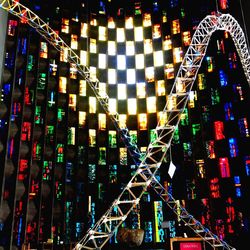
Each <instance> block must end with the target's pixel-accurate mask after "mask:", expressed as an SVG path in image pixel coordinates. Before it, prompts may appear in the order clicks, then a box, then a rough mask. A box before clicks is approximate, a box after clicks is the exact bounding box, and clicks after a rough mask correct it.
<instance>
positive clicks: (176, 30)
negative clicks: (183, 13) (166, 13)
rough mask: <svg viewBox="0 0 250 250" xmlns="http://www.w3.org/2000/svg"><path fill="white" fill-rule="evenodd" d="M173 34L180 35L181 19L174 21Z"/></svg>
mask: <svg viewBox="0 0 250 250" xmlns="http://www.w3.org/2000/svg"><path fill="white" fill-rule="evenodd" d="M172 33H173V35H174V34H178V33H180V20H179V19H176V20H173V21H172Z"/></svg>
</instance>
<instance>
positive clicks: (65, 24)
mask: <svg viewBox="0 0 250 250" xmlns="http://www.w3.org/2000/svg"><path fill="white" fill-rule="evenodd" d="M61 32H62V33H69V19H66V18H62V26H61Z"/></svg>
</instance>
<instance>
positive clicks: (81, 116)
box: [78, 111, 87, 128]
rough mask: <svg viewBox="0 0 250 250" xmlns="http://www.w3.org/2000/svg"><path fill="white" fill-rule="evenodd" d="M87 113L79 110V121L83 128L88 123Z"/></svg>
mask: <svg viewBox="0 0 250 250" xmlns="http://www.w3.org/2000/svg"><path fill="white" fill-rule="evenodd" d="M86 118H87V114H86V112H84V111H79V118H78V123H79V127H81V128H83V127H85V125H86Z"/></svg>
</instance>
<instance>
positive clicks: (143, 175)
mask: <svg viewBox="0 0 250 250" xmlns="http://www.w3.org/2000/svg"><path fill="white" fill-rule="evenodd" d="M0 7H1V8H3V9H5V10H6V11H8V12H9V13H11V14H13V15H16V16H17V17H19V18H22V19H23V18H25V19H26V21H27V23H28V24H29V25H30V26H32V27H33V28H35V29H36V31H37V32H38V33H39V34H40V35H41V36H42V37H43V38H44V39H46V40H47V41H48V42H49V43H50V44H51V45H53V46H54V47H55V48H56V49H57V50H58V51H64V50H67V51H68V61H69V62H71V63H74V64H75V65H76V67H77V70H78V72H79V74H80V75H81V76H82V77H84V79H86V81H87V82H88V84H89V85H90V86H91V88H92V90H93V91H94V93H95V95H96V97H97V99H98V101H99V102H100V103H101V105H102V106H103V108H104V110H105V111H106V112H107V113H108V114H109V115H110V117H111V120H112V121H113V123H114V124H115V126H116V128H117V130H118V131H119V132H120V133H121V136H122V139H123V141H124V142H125V145H126V146H127V147H128V150H129V151H130V154H131V155H132V157H133V158H134V160H135V162H136V164H137V165H139V166H138V169H137V171H136V172H135V174H134V176H133V177H132V178H131V180H130V181H129V183H128V184H127V186H126V187H125V188H124V190H123V191H122V193H121V194H120V195H119V197H118V198H117V199H116V200H115V201H114V202H113V203H112V205H111V207H110V208H109V209H108V211H106V213H105V214H104V215H103V216H102V217H101V218H100V219H99V221H98V222H97V223H96V224H95V226H94V227H93V228H92V229H90V230H89V231H88V232H87V234H86V235H85V237H84V238H83V239H82V240H81V241H79V242H78V243H77V245H76V247H75V249H101V248H102V247H103V246H104V245H105V244H106V243H107V241H108V240H109V239H110V238H111V237H112V236H113V234H114V232H115V230H116V229H117V228H118V227H119V226H120V225H121V224H122V222H123V221H124V220H125V219H126V218H127V216H128V215H129V213H130V212H131V211H132V210H133V208H134V207H135V206H136V205H137V204H138V203H139V201H140V198H141V197H142V195H143V193H144V192H145V191H146V190H147V187H148V186H149V185H150V186H152V187H153V188H154V189H155V190H156V192H157V193H158V194H159V196H160V197H161V198H162V200H163V201H165V202H166V204H167V205H168V206H169V207H170V208H171V209H172V210H173V211H174V212H175V213H176V214H179V208H180V209H181V213H180V218H181V219H182V220H183V221H184V222H185V224H186V225H187V226H189V227H190V228H191V229H192V230H193V231H194V232H196V234H198V235H199V236H200V237H202V238H203V239H204V241H206V242H207V243H209V244H210V245H211V246H212V247H214V248H220V249H228V250H232V249H234V248H232V247H231V246H229V245H228V244H227V243H226V242H224V241H223V240H220V239H219V238H218V236H216V235H214V234H213V233H212V232H210V230H209V229H207V228H205V227H203V225H202V224H201V223H200V222H198V221H197V220H196V219H195V218H193V216H192V215H190V214H189V213H188V212H187V211H186V209H185V208H184V207H179V206H178V211H177V201H176V200H174V198H173V197H172V195H171V194H169V193H168V192H167V190H166V189H165V188H164V187H163V186H162V185H161V184H160V183H159V182H158V181H157V180H156V178H155V173H156V171H157V170H158V168H159V167H160V165H161V163H162V161H163V159H164V157H165V154H166V152H167V150H168V149H169V147H170V143H171V140H172V137H173V134H174V131H175V128H176V127H177V126H178V123H179V120H180V115H181V113H182V112H183V110H184V108H185V106H186V104H187V101H188V97H189V93H190V91H191V89H192V86H193V83H194V81H195V79H196V75H197V73H198V70H199V68H200V66H201V63H202V60H203V58H204V56H205V53H206V49H207V46H208V43H209V41H210V38H211V35H212V34H213V33H214V32H215V31H216V30H225V31H228V32H229V33H230V35H231V36H232V39H233V41H234V43H235V46H236V49H237V52H238V54H239V56H240V59H241V62H242V65H243V69H244V72H245V75H246V78H247V80H248V83H250V56H249V51H248V48H247V43H246V40H245V36H244V33H243V31H242V29H241V27H240V25H239V24H238V22H237V21H236V20H235V19H234V18H233V17H232V16H231V15H229V14H218V15H217V16H216V15H209V16H207V17H205V18H204V19H203V20H202V22H201V23H200V24H199V25H198V27H197V29H196V31H195V33H194V35H193V38H192V41H191V44H190V46H189V48H188V50H187V52H186V54H185V56H184V59H183V62H182V64H181V66H180V68H179V71H178V73H177V76H176V79H175V82H174V85H173V88H172V90H171V92H170V94H169V95H168V100H167V104H166V106H165V108H164V110H163V114H162V115H163V116H164V119H165V121H166V122H165V124H164V126H160V123H158V125H157V127H156V129H155V130H156V132H157V138H156V140H155V141H154V142H152V143H150V144H149V146H148V149H147V152H146V155H144V156H142V154H141V153H140V151H139V150H138V148H137V146H136V145H134V144H133V143H132V142H131V140H130V135H129V131H128V129H127V128H120V127H119V114H118V113H115V114H111V113H110V112H109V104H108V101H109V97H108V96H107V95H103V94H102V95H100V92H99V81H98V80H97V79H90V72H89V69H88V68H87V67H86V66H83V65H81V64H80V58H79V57H78V56H77V55H76V53H75V52H74V51H73V50H72V49H71V48H70V47H69V46H68V45H67V44H66V43H65V42H64V41H63V40H62V39H61V38H60V37H59V36H58V35H57V34H56V32H55V31H53V30H52V29H51V28H50V27H49V26H48V25H47V24H46V23H45V22H43V21H42V20H41V19H40V18H39V17H38V16H37V15H36V14H34V13H33V12H32V11H31V10H29V9H28V8H26V7H25V6H23V5H21V4H20V3H18V2H15V1H9V0H0Z"/></svg>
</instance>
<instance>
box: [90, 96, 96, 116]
mask: <svg viewBox="0 0 250 250" xmlns="http://www.w3.org/2000/svg"><path fill="white" fill-rule="evenodd" d="M89 113H96V98H95V97H93V96H90V97H89Z"/></svg>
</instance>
